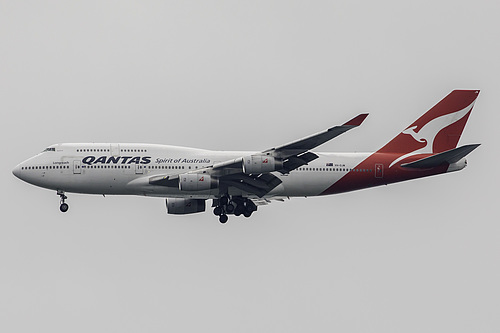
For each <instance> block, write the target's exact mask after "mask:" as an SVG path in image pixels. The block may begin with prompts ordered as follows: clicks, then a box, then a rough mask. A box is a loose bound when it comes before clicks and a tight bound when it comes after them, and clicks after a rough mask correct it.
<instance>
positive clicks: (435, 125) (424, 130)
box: [389, 102, 474, 168]
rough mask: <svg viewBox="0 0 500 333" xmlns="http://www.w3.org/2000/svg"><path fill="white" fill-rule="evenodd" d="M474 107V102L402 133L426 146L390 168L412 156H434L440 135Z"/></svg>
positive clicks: (404, 156)
mask: <svg viewBox="0 0 500 333" xmlns="http://www.w3.org/2000/svg"><path fill="white" fill-rule="evenodd" d="M473 106H474V102H472V103H471V104H470V105H469V106H467V107H466V108H464V109H462V110H459V111H457V112H454V113H449V114H445V115H444V116H441V117H437V118H434V119H432V120H431V121H429V122H428V123H426V124H425V125H424V126H422V127H421V128H420V129H419V130H416V129H417V127H418V126H410V127H408V128H407V129H405V130H404V131H403V132H401V134H406V135H411V136H412V137H413V139H414V140H415V141H417V142H419V143H425V146H424V147H422V148H420V149H417V150H413V151H411V152H409V153H407V154H405V155H403V156H400V157H398V158H397V159H395V160H394V161H393V162H392V163H391V164H390V165H389V168H390V167H392V166H393V165H394V164H396V163H397V162H399V161H401V160H404V159H405V158H407V157H410V156H414V155H419V154H433V151H432V147H433V146H434V140H435V139H436V136H437V135H438V133H439V132H441V131H442V130H443V129H444V128H445V127H448V126H450V125H452V124H454V123H456V122H457V121H459V120H460V119H462V118H463V117H465V116H466V115H467V114H468V113H469V111H470V110H472V107H473Z"/></svg>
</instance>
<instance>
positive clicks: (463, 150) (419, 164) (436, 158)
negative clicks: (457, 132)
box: [401, 144, 480, 169]
mask: <svg viewBox="0 0 500 333" xmlns="http://www.w3.org/2000/svg"><path fill="white" fill-rule="evenodd" d="M479 146H480V144H474V145H467V146H462V147H458V148H455V149H451V150H447V151H445V152H442V153H439V154H436V155H432V156H430V157H426V158H422V159H420V160H418V161H415V162H411V163H405V164H401V166H402V167H403V168H415V169H429V168H434V167H437V166H440V165H443V164H445V163H447V164H453V163H456V162H458V161H460V160H461V159H462V158H464V157H465V156H467V155H468V154H469V153H470V152H471V151H473V150H474V149H476V148H477V147H479Z"/></svg>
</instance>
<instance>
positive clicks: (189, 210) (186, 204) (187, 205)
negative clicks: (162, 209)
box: [165, 198, 205, 215]
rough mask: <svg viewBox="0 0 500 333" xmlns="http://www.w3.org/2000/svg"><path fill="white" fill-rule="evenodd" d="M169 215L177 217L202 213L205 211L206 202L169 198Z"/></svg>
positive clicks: (167, 203)
mask: <svg viewBox="0 0 500 333" xmlns="http://www.w3.org/2000/svg"><path fill="white" fill-rule="evenodd" d="M165 204H166V205H167V213H168V214H175V215H184V214H193V213H201V212H204V211H205V200H203V199H184V198H169V199H165Z"/></svg>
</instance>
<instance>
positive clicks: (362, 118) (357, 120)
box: [342, 113, 368, 126]
mask: <svg viewBox="0 0 500 333" xmlns="http://www.w3.org/2000/svg"><path fill="white" fill-rule="evenodd" d="M366 117H368V113H362V114H360V115H357V116H356V117H354V118H352V119H351V120H349V121H348V122H347V123H345V124H344V125H342V126H359V125H361V123H362V122H363V121H365V119H366Z"/></svg>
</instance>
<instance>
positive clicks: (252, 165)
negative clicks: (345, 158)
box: [149, 113, 368, 198]
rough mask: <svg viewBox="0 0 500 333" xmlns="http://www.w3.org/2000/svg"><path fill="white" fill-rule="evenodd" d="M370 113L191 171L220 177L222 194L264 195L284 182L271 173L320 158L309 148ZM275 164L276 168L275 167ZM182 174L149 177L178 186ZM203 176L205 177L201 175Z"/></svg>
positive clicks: (358, 122) (157, 183)
mask: <svg viewBox="0 0 500 333" xmlns="http://www.w3.org/2000/svg"><path fill="white" fill-rule="evenodd" d="M367 116H368V114H366V113H365V114H360V115H358V116H356V117H354V118H353V119H351V120H349V121H348V122H346V123H345V124H343V125H340V126H334V127H331V128H329V129H327V130H326V131H323V132H320V133H317V134H314V135H311V136H308V137H306V138H303V139H300V140H297V141H294V142H291V143H288V144H285V145H282V146H279V147H276V148H271V149H267V150H265V151H263V152H261V153H256V154H253V155H251V156H242V157H239V158H236V159H232V160H228V161H224V162H220V163H216V164H214V165H212V166H209V167H206V168H204V169H197V170H193V171H190V172H188V173H191V174H204V175H210V176H211V177H213V178H215V179H217V180H218V182H219V183H218V184H219V188H220V191H221V192H222V193H225V192H227V189H228V188H229V187H235V188H238V189H240V190H242V191H244V192H247V193H252V194H254V195H256V196H258V197H259V198H262V197H263V196H264V195H266V194H267V193H269V192H271V191H272V190H273V189H274V188H275V187H276V186H278V185H279V184H281V180H280V179H279V178H278V177H276V176H275V175H273V174H272V172H275V171H277V172H281V173H282V174H286V173H289V172H291V171H292V170H295V169H297V168H299V167H301V166H303V165H306V164H308V163H309V162H311V161H313V160H315V159H317V158H318V155H316V154H314V153H313V152H310V151H309V150H311V149H313V148H316V147H317V146H319V145H321V144H323V143H325V142H327V141H329V140H331V139H333V138H335V137H337V136H339V135H340V134H342V133H345V132H347V131H348V130H350V129H353V128H355V127H357V126H359V125H361V123H362V122H363V121H364V120H365V119H366V117H367ZM272 166H274V167H272ZM180 176H181V175H157V176H153V177H151V178H150V179H149V183H150V184H152V185H161V186H169V187H177V186H178V184H179V177H180ZM201 179H205V178H204V177H201V178H200V180H201Z"/></svg>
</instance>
